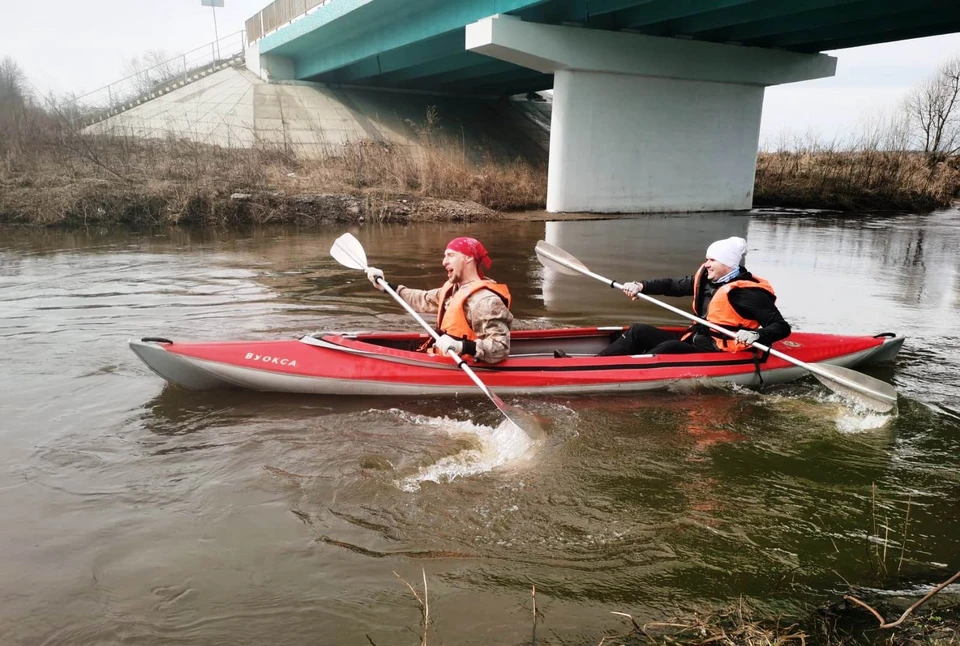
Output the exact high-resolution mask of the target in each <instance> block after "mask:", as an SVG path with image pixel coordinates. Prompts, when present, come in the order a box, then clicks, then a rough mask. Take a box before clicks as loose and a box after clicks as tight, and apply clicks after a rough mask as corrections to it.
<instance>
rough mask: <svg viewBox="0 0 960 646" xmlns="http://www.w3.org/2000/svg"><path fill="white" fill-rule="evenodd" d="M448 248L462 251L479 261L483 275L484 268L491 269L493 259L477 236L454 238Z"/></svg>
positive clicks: (479, 268) (478, 266) (478, 265)
mask: <svg viewBox="0 0 960 646" xmlns="http://www.w3.org/2000/svg"><path fill="white" fill-rule="evenodd" d="M447 249H450V250H451V251H456V252H458V253H462V254H463V255H464V256H470V257H471V258H473V259H474V260H476V261H477V271H478V272H479V274H480V275H481V276H483V270H484V269H490V265H492V264H493V261H492V260H490V256H488V255H487V250H486V249H484V248H483V245H482V244H480V241H479V240H477V239H476V238H454V239H453V240H451V241H450V244H448V245H447Z"/></svg>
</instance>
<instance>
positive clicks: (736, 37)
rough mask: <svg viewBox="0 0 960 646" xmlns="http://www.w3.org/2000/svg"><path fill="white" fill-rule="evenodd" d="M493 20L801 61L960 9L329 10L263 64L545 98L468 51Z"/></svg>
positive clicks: (849, 1)
mask: <svg viewBox="0 0 960 646" xmlns="http://www.w3.org/2000/svg"><path fill="white" fill-rule="evenodd" d="M493 14H510V15H514V16H517V17H520V18H522V19H523V20H525V21H527V22H536V23H544V24H552V25H566V26H577V27H584V28H588V29H600V30H608V31H621V32H629V33H637V34H646V35H651V36H661V37H672V38H682V39H688V40H700V41H709V42H716V43H730V44H739V45H744V46H752V47H763V48H770V49H780V50H787V51H793V52H800V53H817V52H823V51H829V50H836V49H846V48H849V47H859V46H863V45H872V44H877V43H884V42H892V41H897V40H905V39H910V38H919V37H925V36H934V35H939V34H946V33H953V32H958V31H960V0H909V1H906V0H332V1H331V2H329V3H328V4H326V5H323V6H322V7H320V8H319V9H318V10H317V11H315V12H313V13H311V14H309V15H306V16H303V17H302V18H300V19H299V20H296V21H294V22H292V23H290V24H288V25H286V26H284V27H281V28H280V29H278V30H277V31H275V32H273V33H271V34H269V35H268V36H265V37H264V38H263V39H262V40H261V41H260V44H259V46H260V53H261V55H267V56H282V57H285V58H288V59H290V60H291V61H292V62H293V69H294V76H295V77H296V78H297V79H299V80H306V81H318V82H323V83H328V84H342V85H358V86H369V87H384V88H394V89H403V90H426V91H438V92H450V93H455V94H476V95H510V94H519V93H523V92H531V91H539V90H545V89H549V88H551V87H553V77H552V75H549V74H543V73H540V72H537V71H535V70H530V69H526V68H523V67H519V66H516V65H513V64H511V63H507V62H504V61H498V60H494V59H491V58H489V57H487V56H484V55H482V54H477V53H474V52H470V51H466V50H465V47H464V41H465V35H464V28H465V26H466V25H467V24H470V23H472V22H475V21H478V20H481V19H483V18H486V17H487V16H491V15H493ZM945 54H946V52H945ZM932 62H936V61H932Z"/></svg>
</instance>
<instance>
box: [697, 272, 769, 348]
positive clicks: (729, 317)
mask: <svg viewBox="0 0 960 646" xmlns="http://www.w3.org/2000/svg"><path fill="white" fill-rule="evenodd" d="M705 275H706V272H705V271H703V270H702V269H701V270H700V271H698V272H697V275H696V276H694V279H693V313H694V314H696V315H697V316H699V317H700V318H702V319H706V320H708V321H710V322H711V323H714V324H716V325H719V326H721V327H725V328H727V329H728V330H734V331H736V330H758V329H760V324H759V323H757V322H756V321H754V320H753V319H745V318H743V317H742V316H740V314H738V313H737V310H735V309H733V305H731V304H730V291H731V290H734V289H762V290H764V291H766V292H769V293H770V295H771V296H773V297H774V298H776V297H777V294H776V292H774V291H773V286H772V285H771V284H770V283H769V282H767V280H766V279H765V278H760V277H759V276H757V275H753V280H737V279H734V280H731V281H730V282H729V283H724V284H723V285H721V286H720V287H718V288H717V291H715V292H714V293H713V298H711V299H710V304H709V305H708V306H707V312H706V316H704V315H703V313H702V312H699V311H698V307H697V303H698V302H699V300H700V299H699V295H700V280H701V277H702V276H705ZM694 327H696V326H694ZM693 334H694V331H693V330H690V331H688V332H687V333H686V334H684V335H683V339H684V340H686V339H688V338H689V337H691V336H692V335H693ZM711 334H712V335H714V336H715V338H714V343H716V346H717V349H719V350H723V351H724V352H742V351H744V350H746V349H747V348H749V347H750V346H748V345H745V344H743V343H739V342H737V341H736V340H734V339H733V338H731V337H728V336H726V335H722V334H721V333H719V332H715V331H712V330H711Z"/></svg>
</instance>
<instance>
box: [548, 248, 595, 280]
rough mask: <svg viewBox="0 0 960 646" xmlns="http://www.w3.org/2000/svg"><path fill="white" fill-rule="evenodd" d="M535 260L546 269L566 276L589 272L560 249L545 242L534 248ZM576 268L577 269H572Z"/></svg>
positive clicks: (584, 266)
mask: <svg viewBox="0 0 960 646" xmlns="http://www.w3.org/2000/svg"><path fill="white" fill-rule="evenodd" d="M536 252H537V260H539V261H540V264H541V265H543V266H544V267H546V268H547V269H552V270H554V271H556V272H559V273H561V274H567V275H568V276H579V275H581V274H583V272H584V271H589V269H587V267H586V265H584V264H583V263H582V262H580V261H579V260H577V259H576V258H575V257H574V256H571V255H570V254H568V253H567V252H566V251H564V250H563V249H561V248H560V247H555V246H553V245H552V244H550V243H549V242H547V241H545V240H541V241H539V242H538V243H537V246H536ZM573 267H578V268H579V269H574V268H573Z"/></svg>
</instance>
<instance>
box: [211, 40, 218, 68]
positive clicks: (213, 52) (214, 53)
mask: <svg viewBox="0 0 960 646" xmlns="http://www.w3.org/2000/svg"><path fill="white" fill-rule="evenodd" d="M210 55H211V56H212V57H213V64H212V65H211V66H210V70H211V71H212V70H213V68H214V67H216V66H217V44H216V43H210Z"/></svg>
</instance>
